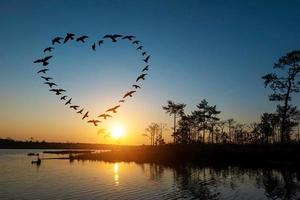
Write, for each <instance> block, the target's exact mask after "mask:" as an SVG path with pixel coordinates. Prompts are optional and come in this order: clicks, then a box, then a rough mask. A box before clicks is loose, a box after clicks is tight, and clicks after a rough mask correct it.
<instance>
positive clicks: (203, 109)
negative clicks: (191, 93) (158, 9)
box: [192, 99, 220, 143]
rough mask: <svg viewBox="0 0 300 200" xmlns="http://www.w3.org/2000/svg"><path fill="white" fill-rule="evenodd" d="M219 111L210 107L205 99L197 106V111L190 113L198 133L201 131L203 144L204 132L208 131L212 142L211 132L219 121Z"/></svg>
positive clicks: (214, 107)
mask: <svg viewBox="0 0 300 200" xmlns="http://www.w3.org/2000/svg"><path fill="white" fill-rule="evenodd" d="M218 114H220V111H218V110H217V108H216V106H215V105H214V106H210V105H209V104H208V102H207V100H206V99H203V100H202V101H201V102H200V103H199V104H198V105H197V110H195V111H193V112H192V118H193V119H195V121H196V125H197V127H198V131H201V130H202V142H203V143H204V142H205V137H206V131H209V133H210V135H211V141H212V140H213V131H214V128H215V126H216V122H217V121H219V120H220V119H219V118H218V117H217V115H218Z"/></svg>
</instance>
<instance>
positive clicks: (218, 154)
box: [70, 144, 300, 167]
mask: <svg viewBox="0 0 300 200" xmlns="http://www.w3.org/2000/svg"><path fill="white" fill-rule="evenodd" d="M70 160H93V161H95V160H98V161H106V162H136V163H166V164H178V163H185V162H189V163H212V164H214V163H215V164H225V165H227V164H233V165H235V164H246V165H271V166H291V167H293V166H300V145H299V144H291V145H231V144H222V145H221V144H197V145H165V146H153V147H152V146H139V147H130V148H122V147H119V148H118V149H115V150H112V151H109V152H102V153H88V154H79V155H72V156H70Z"/></svg>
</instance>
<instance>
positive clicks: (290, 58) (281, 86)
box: [262, 51, 300, 143]
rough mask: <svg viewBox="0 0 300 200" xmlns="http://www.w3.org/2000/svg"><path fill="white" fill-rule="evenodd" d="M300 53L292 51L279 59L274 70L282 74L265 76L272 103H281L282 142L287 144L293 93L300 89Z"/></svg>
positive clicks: (279, 106)
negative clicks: (270, 91) (278, 70)
mask: <svg viewBox="0 0 300 200" xmlns="http://www.w3.org/2000/svg"><path fill="white" fill-rule="evenodd" d="M299 61H300V51H292V52H290V53H288V54H286V55H285V56H282V57H281V58H279V60H278V61H277V62H276V63H275V64H274V66H273V68H274V69H280V70H282V71H281V73H280V74H279V73H277V74H276V73H269V74H266V75H265V76H263V77H262V78H263V79H264V84H265V87H267V86H269V87H270V89H271V90H272V91H273V93H272V94H271V95H269V100H270V101H279V102H280V103H282V104H280V105H278V109H279V110H280V111H281V113H280V121H281V127H280V132H281V142H282V143H286V142H289V141H290V132H289V131H288V130H289V127H288V124H290V125H291V123H290V122H289V118H288V112H289V109H293V107H292V106H291V105H290V104H289V102H290V101H291V99H292V94H293V93H298V92H299V89H300V81H299V80H297V78H299V74H300V66H299Z"/></svg>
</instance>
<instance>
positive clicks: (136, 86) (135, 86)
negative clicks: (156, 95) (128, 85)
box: [132, 85, 141, 89]
mask: <svg viewBox="0 0 300 200" xmlns="http://www.w3.org/2000/svg"><path fill="white" fill-rule="evenodd" d="M132 87H134V88H135V89H138V88H139V89H141V86H139V85H132Z"/></svg>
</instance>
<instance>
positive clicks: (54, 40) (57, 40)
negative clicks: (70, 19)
mask: <svg viewBox="0 0 300 200" xmlns="http://www.w3.org/2000/svg"><path fill="white" fill-rule="evenodd" d="M62 39H63V38H62V37H56V38H54V39H53V40H52V45H54V44H55V43H58V44H60V40H62Z"/></svg>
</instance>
